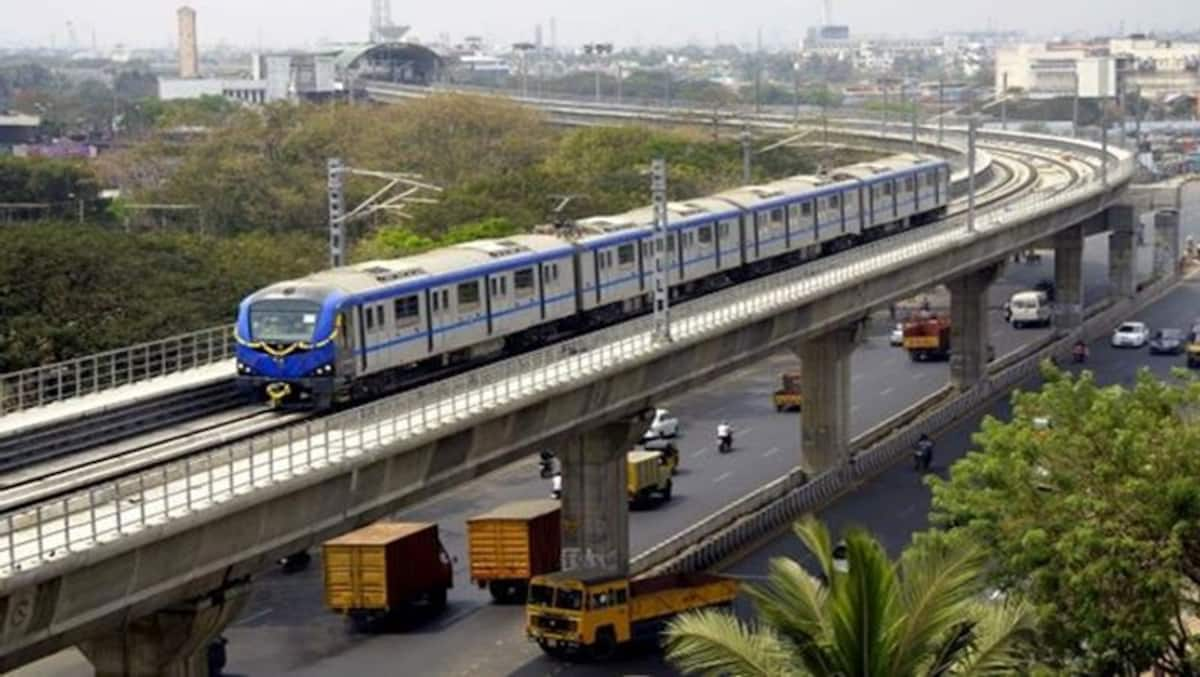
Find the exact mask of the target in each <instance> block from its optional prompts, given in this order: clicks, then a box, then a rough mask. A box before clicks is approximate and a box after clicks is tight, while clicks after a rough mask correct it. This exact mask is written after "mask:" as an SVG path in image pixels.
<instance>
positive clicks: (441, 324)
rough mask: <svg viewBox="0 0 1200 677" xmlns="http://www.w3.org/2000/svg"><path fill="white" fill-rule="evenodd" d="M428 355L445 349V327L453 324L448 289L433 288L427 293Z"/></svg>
mask: <svg viewBox="0 0 1200 677" xmlns="http://www.w3.org/2000/svg"><path fill="white" fill-rule="evenodd" d="M429 307H430V313H429V353H430V354H431V355H436V354H438V353H441V352H442V351H444V350H445V349H446V327H448V326H450V325H452V324H454V313H453V311H452V309H451V307H450V289H449V288H448V287H442V288H438V287H434V288H433V289H431V290H430V291H429Z"/></svg>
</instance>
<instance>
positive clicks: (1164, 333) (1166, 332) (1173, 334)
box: [1150, 329, 1187, 355]
mask: <svg viewBox="0 0 1200 677" xmlns="http://www.w3.org/2000/svg"><path fill="white" fill-rule="evenodd" d="M1186 345H1187V335H1186V334H1184V333H1183V330H1182V329H1158V330H1155V332H1154V335H1153V336H1151V337H1150V354H1151V355H1180V354H1182V353H1183V351H1184V348H1185V346H1186Z"/></svg>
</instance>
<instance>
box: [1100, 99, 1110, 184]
mask: <svg viewBox="0 0 1200 677" xmlns="http://www.w3.org/2000/svg"><path fill="white" fill-rule="evenodd" d="M1100 162H1101V164H1100V184H1101V185H1103V186H1105V187H1107V186H1108V107H1107V106H1105V105H1104V104H1101V105H1100Z"/></svg>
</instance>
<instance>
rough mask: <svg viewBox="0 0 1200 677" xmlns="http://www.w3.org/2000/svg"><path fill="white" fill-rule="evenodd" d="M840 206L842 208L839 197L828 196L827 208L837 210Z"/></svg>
mask: <svg viewBox="0 0 1200 677" xmlns="http://www.w3.org/2000/svg"><path fill="white" fill-rule="evenodd" d="M840 206H842V196H841V195H830V196H829V208H830V209H837V208H838V207H840Z"/></svg>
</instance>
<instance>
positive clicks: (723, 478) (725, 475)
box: [713, 472, 733, 484]
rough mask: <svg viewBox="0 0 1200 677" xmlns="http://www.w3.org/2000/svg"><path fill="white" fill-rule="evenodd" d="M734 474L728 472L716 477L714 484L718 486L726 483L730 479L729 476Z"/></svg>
mask: <svg viewBox="0 0 1200 677" xmlns="http://www.w3.org/2000/svg"><path fill="white" fill-rule="evenodd" d="M732 474H733V473H732V472H726V473H721V474H720V475H717V476H716V477H714V478H713V484H717V483H719V482H724V481H725V480H727V479H729V476H730V475H732Z"/></svg>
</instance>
